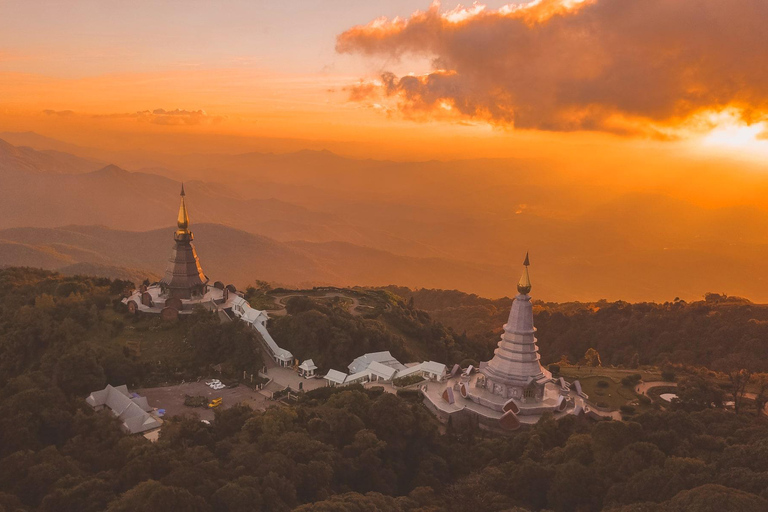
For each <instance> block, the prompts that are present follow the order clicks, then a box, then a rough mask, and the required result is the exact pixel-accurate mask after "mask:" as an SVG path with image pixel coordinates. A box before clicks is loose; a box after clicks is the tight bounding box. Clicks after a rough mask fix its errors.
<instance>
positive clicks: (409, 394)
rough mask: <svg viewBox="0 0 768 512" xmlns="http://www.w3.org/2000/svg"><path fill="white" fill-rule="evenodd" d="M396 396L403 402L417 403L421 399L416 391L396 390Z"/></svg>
mask: <svg viewBox="0 0 768 512" xmlns="http://www.w3.org/2000/svg"><path fill="white" fill-rule="evenodd" d="M397 396H399V397H400V398H402V399H404V400H413V401H417V400H419V399H420V398H421V393H419V390H418V389H398V390H397Z"/></svg>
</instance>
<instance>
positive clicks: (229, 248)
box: [0, 224, 512, 295]
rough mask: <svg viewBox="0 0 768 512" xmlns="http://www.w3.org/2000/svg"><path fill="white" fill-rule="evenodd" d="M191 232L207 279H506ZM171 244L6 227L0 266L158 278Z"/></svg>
mask: <svg viewBox="0 0 768 512" xmlns="http://www.w3.org/2000/svg"><path fill="white" fill-rule="evenodd" d="M193 232H194V234H195V246H196V248H197V252H198V255H199V257H200V261H201V264H202V266H203V270H204V271H205V273H206V274H207V275H208V276H209V278H211V279H212V280H221V281H224V282H226V283H233V284H235V285H236V286H238V287H243V286H246V285H248V284H251V283H254V282H255V281H257V280H265V281H269V282H271V283H273V284H278V285H285V286H292V287H304V286H315V285H337V286H355V285H360V286H378V285H386V284H392V283H394V284H400V283H409V284H410V285H411V286H416V287H429V288H455V287H461V288H470V289H477V290H479V291H485V292H489V293H490V294H492V295H502V294H503V291H502V290H508V289H510V287H511V286H512V279H511V276H510V278H507V279H504V278H501V279H500V278H499V276H500V275H502V276H503V269H499V268H493V267H480V268H478V267H477V266H471V265H468V264H465V263H461V262H455V261H450V260H445V259H440V258H410V257H404V256H397V255H394V254H391V253H388V252H386V251H380V250H375V249H369V248H365V247H360V246H355V245H352V244H346V243H320V244H317V243H311V242H290V243H282V242H278V241H276V240H273V239H270V238H267V237H264V236H259V235H254V234H251V233H247V232H245V231H241V230H237V229H233V228H229V227H226V226H221V225H217V224H196V225H194V226H193ZM172 247H173V229H172V228H166V229H158V230H153V231H147V232H132V231H118V230H111V229H108V228H104V227H99V226H67V227H62V228H13V229H5V230H1V231H0V265H2V266H20V265H25V266H34V267H42V268H46V269H51V270H60V271H63V272H66V273H83V274H96V275H105V276H109V277H120V276H133V277H140V276H141V275H142V272H144V274H143V275H146V276H148V277H150V278H157V277H158V276H161V275H162V274H163V272H164V270H165V265H166V263H167V261H168V258H169V257H170V254H171V249H172ZM142 279H143V278H142Z"/></svg>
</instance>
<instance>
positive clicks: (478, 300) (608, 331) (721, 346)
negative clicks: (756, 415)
mask: <svg viewBox="0 0 768 512" xmlns="http://www.w3.org/2000/svg"><path fill="white" fill-rule="evenodd" d="M387 290H388V291H390V292H392V293H395V294H397V295H398V296H400V297H402V298H403V299H404V300H407V301H412V303H413V304H414V306H415V307H416V308H418V309H420V310H423V311H426V312H428V313H429V315H430V317H431V318H433V319H434V320H435V321H438V322H440V323H442V324H444V325H446V326H448V327H450V328H451V329H453V331H454V332H456V333H461V334H464V335H466V336H467V337H468V339H469V342H470V343H472V344H475V345H484V346H486V347H488V346H490V347H495V344H496V342H497V341H498V336H499V334H501V330H502V326H503V325H504V323H505V322H506V321H507V316H508V315H509V308H510V306H511V305H512V299H508V298H503V299H497V300H491V299H485V298H482V297H478V296H477V295H473V294H467V293H463V292H459V291H456V290H453V291H446V290H410V289H408V288H403V287H388V288H387ZM533 304H534V323H535V325H536V328H537V329H538V333H537V337H538V338H539V349H540V351H541V355H542V360H543V361H545V362H547V363H550V362H555V361H558V360H559V359H561V357H563V356H565V357H566V358H567V359H568V360H570V361H571V362H574V363H577V362H579V361H580V360H581V359H582V358H583V357H584V354H585V352H586V351H587V350H588V349H590V348H594V349H596V350H597V351H598V352H599V353H600V355H601V358H602V362H603V364H607V365H624V366H629V365H631V364H633V360H634V361H635V362H637V363H639V364H658V365H661V364H664V363H665V362H667V361H669V362H673V363H676V364H685V365H694V366H706V367H716V366H717V365H718V363H719V362H720V361H721V360H722V359H724V358H726V357H728V356H731V355H733V354H736V355H740V356H743V359H748V360H751V361H752V363H753V364H754V365H755V368H754V370H755V371H762V372H765V371H768V306H766V305H762V304H753V303H751V302H749V301H748V300H745V299H741V298H738V297H727V296H725V295H721V294H714V293H710V294H707V295H706V297H704V298H703V300H700V301H696V302H690V303H689V302H685V301H681V300H675V301H673V302H666V303H662V304H658V303H651V302H644V303H638V304H631V303H628V302H621V301H619V302H608V301H598V302H589V303H586V302H585V303H580V302H571V303H562V304H558V303H552V302H541V301H537V300H535V298H534V301H533ZM488 353H490V352H488Z"/></svg>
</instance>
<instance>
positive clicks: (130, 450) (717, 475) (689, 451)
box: [0, 269, 768, 512]
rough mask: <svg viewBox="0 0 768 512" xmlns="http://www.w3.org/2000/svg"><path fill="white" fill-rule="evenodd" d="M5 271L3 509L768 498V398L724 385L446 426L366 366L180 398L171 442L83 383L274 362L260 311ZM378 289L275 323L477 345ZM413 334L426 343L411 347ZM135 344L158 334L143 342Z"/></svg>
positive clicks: (323, 510) (284, 327)
mask: <svg viewBox="0 0 768 512" xmlns="http://www.w3.org/2000/svg"><path fill="white" fill-rule="evenodd" d="M0 283H2V286H1V287H0V507H2V510H14V511H23V512H33V511H39V512H60V511H91V510H94V511H96V510H99V511H101V510H107V511H109V512H124V511H134V510H142V511H150V512H161V511H162V512H165V511H166V510H183V511H193V512H213V511H217V512H218V511H222V512H239V511H245V510H249V511H250V510H254V511H263V512H276V511H280V512H283V511H285V512H287V511H289V510H296V511H298V512H328V511H337V510H349V511H355V512H357V511H360V512H362V511H370V510H382V511H383V510H386V511H394V512H398V511H399V512H427V511H429V512H433V511H436V510H440V511H446V512H465V511H466V510H475V509H476V510H484V509H488V510H493V511H495V512H500V511H513V510H514V511H519V512H529V511H530V512H534V511H544V510H552V511H554V512H574V511H575V510H579V511H585V512H599V511H603V510H604V511H609V510H610V511H612V512H682V511H694V510H695V511H697V512H698V511H706V512H763V511H764V510H766V507H768V501H766V498H768V493H767V492H766V486H765V481H766V476H768V475H766V471H765V463H764V459H765V457H764V456H763V455H765V452H766V439H768V427H767V426H766V422H765V421H764V417H759V416H758V415H756V414H755V412H754V411H750V410H748V409H743V410H742V411H741V412H739V413H738V414H736V413H734V412H729V411H726V410H723V409H712V408H710V407H708V404H692V405H695V407H689V406H688V405H686V406H685V407H679V408H678V406H676V405H674V404H673V405H672V406H670V407H671V409H669V410H664V409H661V408H656V409H654V408H650V409H649V410H648V411H647V412H642V413H638V414H635V415H633V417H632V420H631V421H598V422H593V421H590V420H589V419H587V418H586V417H584V416H581V417H577V416H575V415H568V416H567V417H565V418H562V419H560V420H558V421H556V420H554V419H553V418H552V417H551V416H544V417H543V418H542V419H541V420H540V421H539V422H538V423H537V424H536V425H533V426H531V427H530V428H527V429H521V430H519V431H517V432H514V433H512V434H511V435H509V436H496V435H492V434H489V433H487V432H484V431H482V430H479V429H477V428H476V427H474V426H472V425H466V426H463V427H462V426H455V425H451V424H449V425H448V426H446V427H445V428H443V429H441V428H439V426H438V425H437V421H436V420H435V418H434V417H433V416H432V415H431V414H430V413H429V412H428V410H427V409H426V408H425V407H424V405H423V404H422V403H421V401H420V400H419V399H414V398H413V396H412V394H413V393H412V392H411V397H409V396H408V394H407V393H403V394H402V396H397V395H395V394H391V393H385V392H383V389H382V388H376V387H373V388H368V389H365V388H363V387H362V386H352V387H343V388H322V389H316V390H314V391H309V392H307V393H305V394H303V395H301V396H300V397H299V398H298V399H297V400H296V401H295V402H293V403H291V404H287V405H284V406H280V407H269V408H266V410H252V409H250V408H249V407H247V406H245V405H232V406H229V407H227V408H218V409H216V410H215V413H214V418H213V420H212V421H210V422H206V423H203V422H201V421H200V419H199V418H198V417H180V416H174V417H168V416H165V417H164V418H163V419H164V424H163V426H162V429H161V431H160V435H159V439H158V440H157V442H149V441H148V440H147V439H145V438H143V437H142V436H138V435H135V436H127V435H125V434H124V433H123V432H122V431H121V430H120V427H119V422H118V421H117V420H116V419H115V418H114V417H112V416H111V415H110V414H109V413H106V412H105V413H101V414H100V413H98V412H95V411H93V410H92V409H91V408H89V407H87V406H85V404H84V402H83V397H85V396H87V394H88V393H89V392H90V391H92V390H94V389H100V388H102V387H103V386H104V385H105V384H106V383H110V384H112V385H120V384H124V383H128V384H129V385H130V389H135V386H136V385H141V384H151V383H162V382H168V379H171V380H173V381H176V382H179V381H181V380H182V379H184V380H187V381H189V380H190V379H191V380H196V379H198V378H206V377H207V376H208V375H211V370H210V367H211V365H212V364H213V362H214V361H216V362H217V363H218V362H221V363H222V367H224V368H227V369H229V371H231V374H232V375H238V374H239V375H242V372H243V371H246V372H248V371H253V368H254V367H255V368H259V367H260V365H261V364H262V363H261V361H260V360H259V358H258V357H257V356H258V355H257V354H255V353H254V351H253V346H254V344H255V343H256V341H255V340H254V339H253V338H252V337H251V330H250V329H247V328H246V327H245V324H243V323H242V322H229V323H226V324H221V323H219V321H218V319H217V317H215V316H213V315H210V314H207V313H204V312H197V313H194V314H193V315H191V316H190V317H188V318H185V319H184V320H182V321H179V322H175V323H167V322H162V321H161V320H160V319H159V318H148V317H145V316H126V315H125V313H121V310H122V309H123V308H121V307H120V306H121V304H119V296H120V291H121V289H122V288H123V285H124V284H125V283H122V282H113V281H109V280H105V279H97V278H89V277H77V278H68V277H62V276H57V275H52V274H50V273H47V272H43V271H35V270H29V269H6V270H0ZM368 294H374V295H377V294H378V296H379V297H380V300H373V303H375V304H377V305H380V306H383V309H381V311H379V313H378V316H377V318H376V319H373V318H360V317H353V316H351V315H350V314H348V313H347V312H346V309H345V308H343V307H336V306H335V305H333V304H331V305H322V304H317V303H315V302H314V301H306V300H304V301H302V300H301V299H299V300H295V299H292V300H293V302H292V303H291V304H290V309H291V315H290V316H287V317H283V318H282V319H280V321H279V322H276V325H274V326H273V328H274V330H275V331H276V332H278V333H280V334H281V335H282V334H289V335H292V334H299V333H302V332H306V328H307V327H314V326H319V327H320V329H316V330H310V331H309V332H310V333H312V332H314V333H316V334H318V336H316V337H315V338H311V337H309V336H307V337H302V338H294V342H296V343H297V347H296V348H297V349H299V350H309V349H313V348H316V347H313V344H314V343H317V344H318V345H317V347H322V349H323V353H324V355H326V356H328V362H327V363H326V362H324V364H336V363H335V362H333V358H345V359H344V360H345V361H348V356H349V355H350V351H354V350H358V349H364V348H365V346H363V344H365V343H368V344H369V345H367V346H368V347H370V348H384V349H392V350H394V351H397V350H398V349H404V350H406V351H409V350H426V351H427V352H426V353H427V354H431V355H435V356H439V355H440V352H441V351H443V352H444V353H445V352H446V349H448V350H447V351H448V353H449V354H450V352H453V351H457V352H456V353H455V354H454V355H449V357H458V356H459V354H460V352H461V349H462V348H463V345H462V344H458V343H453V344H452V341H453V340H455V337H454V336H452V335H451V334H450V333H449V332H448V331H446V330H445V329H444V328H443V327H442V326H441V325H440V324H439V323H434V322H431V321H430V320H429V317H428V316H426V315H425V313H424V312H423V311H419V310H417V309H414V308H413V307H411V306H409V305H408V304H406V303H403V302H402V301H398V300H397V299H396V298H394V297H392V296H388V295H387V294H385V293H384V292H381V291H378V292H366V296H368ZM432 295H433V296H435V295H439V294H434V293H433V294H432ZM452 295H453V296H454V297H455V294H452ZM443 299H445V297H444V298H443ZM465 299H466V300H465ZM462 300H464V301H465V302H466V303H469V302H473V300H474V299H472V298H464V299H462ZM443 302H444V303H447V302H448V301H446V300H444V301H443ZM387 305H389V306H391V307H392V308H393V309H392V310H390V311H389V313H391V314H390V315H387V311H386V309H387V307H386V306H387ZM398 330H400V331H401V332H404V331H410V334H416V336H407V337H403V336H401V335H400V334H399V333H398V332H397V331H398ZM419 330H422V331H423V332H421V333H419V332H418V331H419ZM429 333H431V334H432V335H431V336H424V335H425V334H429ZM400 340H408V341H409V342H411V343H416V345H407V346H403V347H398V346H397V343H398V342H399V341H400ZM418 341H421V342H422V344H421V345H418ZM129 345H130V346H132V347H135V346H137V345H138V346H140V347H141V350H140V354H138V355H137V354H136V353H135V351H132V350H131V349H130V348H129ZM357 345H360V346H357ZM406 355H407V354H406ZM222 378H223V377H222ZM687 382H688V381H686V380H683V381H681V382H680V389H682V388H683V387H684V385H687V384H686V383H687ZM244 384H245V383H244V382H242V383H240V386H243V385H244ZM694 391H695V390H694ZM721 395H722V393H721ZM468 454H470V456H468ZM761 454H763V455H761ZM511 481H513V482H515V483H516V485H509V482H511ZM489 497H490V498H492V500H490V502H489V499H488V498H489Z"/></svg>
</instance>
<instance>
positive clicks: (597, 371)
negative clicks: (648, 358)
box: [560, 366, 662, 382]
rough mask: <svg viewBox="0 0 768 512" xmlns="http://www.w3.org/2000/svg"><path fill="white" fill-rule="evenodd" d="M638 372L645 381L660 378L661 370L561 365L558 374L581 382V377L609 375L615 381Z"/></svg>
mask: <svg viewBox="0 0 768 512" xmlns="http://www.w3.org/2000/svg"><path fill="white" fill-rule="evenodd" d="M634 373H639V374H640V375H641V378H642V379H643V380H644V381H646V382H653V381H659V380H662V379H661V370H659V369H658V368H638V369H635V370H625V369H620V368H603V367H599V368H593V367H591V366H563V367H561V368H560V375H562V376H563V377H565V378H566V379H568V380H572V379H579V380H581V381H582V382H583V379H585V378H587V377H592V376H600V375H602V376H605V377H610V378H611V379H614V380H616V381H620V380H621V379H623V378H624V377H626V376H627V375H632V374H634Z"/></svg>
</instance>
